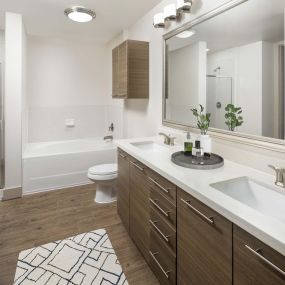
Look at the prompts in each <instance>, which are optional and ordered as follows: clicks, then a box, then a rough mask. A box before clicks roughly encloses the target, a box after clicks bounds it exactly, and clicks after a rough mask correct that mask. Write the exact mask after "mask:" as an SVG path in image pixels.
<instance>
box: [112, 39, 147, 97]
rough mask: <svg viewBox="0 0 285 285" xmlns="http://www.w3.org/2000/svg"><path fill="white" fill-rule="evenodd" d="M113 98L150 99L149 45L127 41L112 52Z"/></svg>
mask: <svg viewBox="0 0 285 285" xmlns="http://www.w3.org/2000/svg"><path fill="white" fill-rule="evenodd" d="M112 68H113V80H112V84H113V86H112V97H113V98H121V99H129V98H137V99H140V98H149V43H148V42H143V41H134V40H127V41H125V42H123V43H122V44H120V45H119V46H118V47H116V48H114V49H113V51H112Z"/></svg>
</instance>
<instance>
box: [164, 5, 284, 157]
mask: <svg viewBox="0 0 285 285" xmlns="http://www.w3.org/2000/svg"><path fill="white" fill-rule="evenodd" d="M248 1H250V0H231V1H230V2H227V3H226V4H223V5H221V6H219V7H217V8H215V9H214V10H211V11H210V12H208V13H205V14H203V15H201V16H199V17H197V18H195V19H194V20H192V21H189V22H187V23H185V24H183V25H181V26H179V27H177V28H175V29H174V30H172V31H170V32H168V33H166V34H164V36H163V79H162V82H163V86H162V90H163V91H162V93H163V94H162V125H163V126H166V127H170V128H175V129H180V130H191V131H194V132H198V128H197V126H194V125H184V124H182V123H179V122H175V121H171V120H167V119H165V117H166V98H167V87H166V86H167V81H168V80H167V77H166V75H167V71H166V67H167V53H166V41H167V40H168V39H170V38H172V37H173V36H175V35H177V34H179V33H181V32H183V31H184V30H188V29H191V28H192V27H194V26H196V25H198V24H201V23H203V22H205V21H207V20H210V19H211V18H214V17H216V16H218V15H220V14H222V13H224V12H226V11H228V10H231V9H233V8H234V7H236V6H239V5H241V4H243V3H245V2H248ZM208 133H209V134H210V135H211V136H212V137H214V138H220V139H223V140H228V141H232V142H239V143H243V144H247V145H252V146H256V147H260V148H263V149H267V150H271V151H272V150H273V151H278V152H281V153H285V147H284V146H285V140H281V139H276V138H270V137H263V136H256V135H250V134H245V133H234V132H230V131H227V130H221V129H216V128H209V131H208Z"/></svg>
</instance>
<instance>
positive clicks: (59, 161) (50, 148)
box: [23, 138, 116, 194]
mask: <svg viewBox="0 0 285 285" xmlns="http://www.w3.org/2000/svg"><path fill="white" fill-rule="evenodd" d="M115 161H116V147H115V145H114V144H113V143H112V142H105V141H104V140H103V138H94V139H84V140H72V141H58V142H44V143H30V144H28V145H27V146H26V149H25V151H24V156H23V193H24V194H30V193H35V192H41V191H47V190H54V189H59V188H66V187H72V186H77V185H84V184H88V183H90V181H89V180H88V178H87V176H86V175H87V170H88V168H89V167H91V166H94V165H96V164H101V163H113V162H115Z"/></svg>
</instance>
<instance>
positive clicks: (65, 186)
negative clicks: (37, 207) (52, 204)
mask: <svg viewBox="0 0 285 285" xmlns="http://www.w3.org/2000/svg"><path fill="white" fill-rule="evenodd" d="M91 184H94V183H93V182H91V181H90V182H83V183H74V184H69V185H64V186H58V187H49V188H42V189H39V190H36V191H26V192H24V193H23V196H30V195H33V194H39V193H44V192H50V191H58V190H63V189H67V188H75V187H81V186H85V185H91Z"/></svg>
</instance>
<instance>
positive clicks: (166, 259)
mask: <svg viewBox="0 0 285 285" xmlns="http://www.w3.org/2000/svg"><path fill="white" fill-rule="evenodd" d="M149 266H150V268H151V269H152V271H153V272H154V274H155V276H156V277H157V279H158V280H159V281H160V283H161V284H162V285H175V284H176V257H175V255H173V253H171V251H170V250H169V249H168V248H167V247H166V246H165V245H164V243H162V242H161V240H160V238H158V236H157V234H156V233H154V232H153V233H152V235H151V240H150V247H149Z"/></svg>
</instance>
